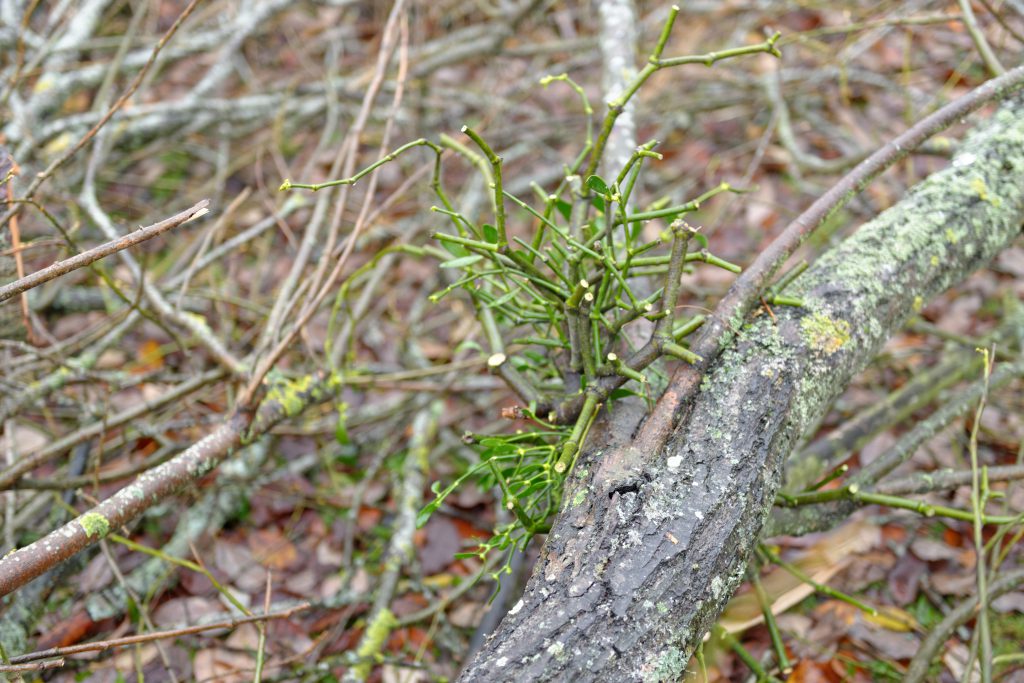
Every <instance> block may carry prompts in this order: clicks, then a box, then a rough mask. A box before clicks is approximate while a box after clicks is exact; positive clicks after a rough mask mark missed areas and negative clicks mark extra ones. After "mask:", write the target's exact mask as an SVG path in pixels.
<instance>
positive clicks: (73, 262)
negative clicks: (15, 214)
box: [0, 199, 210, 301]
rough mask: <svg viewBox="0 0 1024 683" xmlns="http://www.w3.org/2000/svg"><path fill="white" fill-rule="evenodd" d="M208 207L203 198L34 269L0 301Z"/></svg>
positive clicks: (2, 290) (3, 291) (2, 291)
mask: <svg viewBox="0 0 1024 683" xmlns="http://www.w3.org/2000/svg"><path fill="white" fill-rule="evenodd" d="M209 204H210V200H208V199H204V200H202V201H201V202H199V203H198V204H196V205H195V206H193V207H192V208H191V209H187V210H185V211H182V212H181V213H179V214H175V215H174V216H171V217H170V218H166V219H164V220H162V221H160V222H159V223H154V224H153V225H150V226H147V227H145V228H139V229H138V230H136V231H135V232H132V233H129V234H127V235H125V236H124V237H119V238H118V239H116V240H111V241H110V242H107V243H105V244H101V245H100V246H98V247H93V248H92V249H89V250H88V251H83V252H82V253H81V254H77V255H76V256H72V257H71V258H69V259H64V260H63V261H58V262H57V263H54V264H53V265H50V266H47V267H46V268H43V269H42V270H38V271H36V272H34V273H32V274H31V275H26V276H25V277H23V278H20V279H18V280H15V281H14V282H11V283H9V284H6V285H4V286H2V287H0V301H6V300H7V299H10V298H11V297H13V296H17V295H18V294H21V293H22V292H27V291H28V290H30V289H32V288H33V287H38V286H39V285H41V284H43V283H45V282H49V281H50V280H53V279H55V278H58V277H60V276H61V275H66V274H67V273H70V272H71V271H73V270H78V269H79V268H84V267H85V266H88V265H89V264H91V263H95V262H96V261H99V260H100V259H101V258H104V257H107V256H110V255H111V254H114V253H117V252H119V251H121V250H123V249H128V248H129V247H134V246H135V245H136V244H139V243H140V242H145V241H146V240H150V239H153V238H154V237H156V236H157V235H160V234H162V233H165V232H167V231H168V230H170V229H171V228H176V227H178V226H179V225H181V224H183V223H188V222H189V221H190V220H193V219H195V218H199V217H200V216H202V215H204V214H206V213H207V212H208V209H207V208H206V207H207V206H208V205H209Z"/></svg>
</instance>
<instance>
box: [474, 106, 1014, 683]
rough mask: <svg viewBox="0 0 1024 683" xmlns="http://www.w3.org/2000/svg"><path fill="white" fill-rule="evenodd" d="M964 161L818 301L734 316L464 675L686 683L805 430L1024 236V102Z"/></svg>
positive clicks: (838, 264)
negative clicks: (654, 434) (925, 309)
mask: <svg viewBox="0 0 1024 683" xmlns="http://www.w3.org/2000/svg"><path fill="white" fill-rule="evenodd" d="M963 150H964V151H963V152H961V154H960V155H958V156H957V158H956V159H954V161H953V164H952V165H951V166H950V167H949V168H948V169H946V170H944V171H942V172H940V173H937V174H934V175H933V176H931V177H930V178H929V179H927V180H926V181H924V182H922V183H921V184H919V185H918V186H917V187H915V188H914V189H913V190H911V191H910V192H909V193H908V194H907V196H906V197H905V198H904V199H903V200H902V201H901V202H900V203H899V204H897V205H896V206H894V207H892V208H891V209H889V210H888V211H886V212H885V213H883V214H882V215H880V216H879V217H878V218H876V219H875V220H873V221H871V222H870V223H868V224H866V225H865V226H863V227H862V228H861V229H860V230H859V231H857V232H856V233H855V234H854V235H853V236H852V237H850V238H848V239H847V240H845V241H844V242H843V243H842V244H841V245H840V246H838V247H837V248H836V249H834V250H832V251H830V252H829V253H827V254H826V255H824V256H823V257H822V258H820V259H819V260H818V261H817V263H816V264H815V265H814V266H813V267H812V268H811V269H810V270H808V272H807V273H805V274H804V275H803V276H802V277H801V278H800V279H799V280H797V282H796V283H794V285H792V286H791V288H790V289H788V290H787V291H786V293H787V294H788V295H793V296H800V297H802V298H803V299H804V302H805V306H804V307H802V308H776V309H775V310H774V314H775V320H773V319H772V317H771V316H768V315H766V314H764V313H763V312H761V311H759V312H755V314H753V315H752V316H750V317H749V318H748V319H747V320H736V321H731V323H732V325H733V326H734V327H736V328H739V327H741V329H740V330H739V333H738V334H737V335H736V338H735V339H734V340H733V341H732V342H730V343H729V345H728V347H727V348H725V349H723V351H722V353H721V355H720V356H719V358H718V359H717V360H716V361H715V362H714V363H713V364H712V365H711V366H710V368H709V370H708V372H707V373H706V374H705V376H704V377H703V378H701V380H700V387H699V390H698V391H697V392H696V394H695V395H694V396H693V398H692V399H691V400H690V401H689V403H688V404H687V405H686V406H685V407H684V409H683V412H682V415H681V417H680V419H679V422H678V423H677V424H676V426H675V428H674V430H673V432H672V435H671V437H670V438H669V440H668V442H667V443H665V444H653V443H642V442H639V441H637V440H636V439H634V440H633V441H631V442H629V443H627V444H625V445H614V444H613V445H608V444H604V446H605V447H601V445H596V447H593V448H591V449H590V450H588V451H587V452H586V453H585V454H583V455H582V456H581V457H580V460H579V462H578V463H577V465H576V469H575V471H574V473H573V475H572V481H571V482H570V483H569V484H568V485H567V492H566V495H565V499H564V502H563V509H562V511H561V513H560V514H559V516H558V518H557V520H556V521H555V523H554V525H553V527H552V530H551V533H550V534H549V535H548V538H547V541H546V543H545V546H544V550H543V553H542V555H541V559H540V561H539V562H538V564H537V566H536V568H535V570H534V573H533V576H532V577H531V579H530V581H529V583H528V585H527V587H526V591H525V593H524V595H523V598H522V600H521V601H520V602H519V603H517V604H516V605H515V606H514V607H513V608H512V610H510V612H509V614H508V615H506V617H505V619H504V620H503V621H502V623H501V625H500V626H499V628H498V630H497V631H496V633H495V634H494V635H493V636H492V637H491V638H490V639H489V640H488V641H487V643H486V644H485V645H484V647H483V649H482V650H481V651H480V652H479V653H478V654H477V655H476V657H475V658H474V659H473V661H472V662H471V663H470V664H469V666H468V667H467V668H466V670H465V671H464V672H463V674H462V677H461V680H463V681H512V680H515V681H519V680H529V681H546V680H553V679H562V680H572V681H609V680H614V681H675V680H679V679H680V678H681V676H682V672H683V670H684V668H685V666H686V663H687V661H688V660H689V658H690V655H691V654H692V653H693V650H694V649H695V647H696V646H697V644H698V643H699V642H700V641H701V639H702V637H703V635H704V634H705V632H706V631H707V630H708V628H709V627H710V626H711V625H712V623H713V622H714V620H715V619H716V618H717V616H718V614H719V613H720V612H721V610H722V608H723V607H724V606H725V604H726V603H727V601H728V600H729V598H730V596H731V595H732V593H733V591H734V589H735V588H736V586H737V585H738V584H739V583H740V580H741V579H742V577H743V574H744V569H745V567H746V562H747V559H748V556H749V554H750V551H751V549H752V547H753V545H754V544H755V543H756V541H757V539H758V537H759V534H760V533H761V530H762V526H763V525H764V522H765V519H766V517H767V515H768V514H769V512H770V510H771V505H772V501H773V499H774V496H775V493H776V491H777V489H778V485H779V482H780V480H781V478H782V471H783V466H784V463H785V460H786V458H787V457H788V455H789V453H790V452H791V451H792V450H793V448H794V446H795V445H796V443H797V442H798V441H799V440H800V439H801V438H802V437H803V436H804V433H805V431H806V430H808V429H810V428H812V427H813V425H815V424H816V423H817V421H818V420H819V419H820V417H821V415H822V413H823V412H824V411H825V410H826V409H827V408H828V406H829V404H830V403H831V401H832V400H833V399H834V398H835V396H836V395H837V394H838V393H840V392H841V391H842V390H843V389H844V388H845V387H846V385H847V384H848V382H849V381H850V379H851V377H852V376H853V374H854V373H856V372H857V371H859V370H860V369H861V368H862V367H864V366H865V365H866V364H867V363H868V362H869V361H870V360H871V358H872V357H873V356H874V355H875V354H876V352H877V351H878V349H879V348H880V347H881V346H882V344H883V343H884V342H885V340H886V339H887V338H888V337H889V335H890V334H892V333H893V332H894V331H896V330H898V329H899V328H900V326H901V325H902V324H903V322H904V321H905V320H906V319H907V318H908V317H909V316H910V315H912V314H913V313H914V312H915V311H916V310H917V309H919V308H920V307H921V305H922V304H923V303H924V302H925V301H927V300H928V299H929V298H931V297H933V296H935V295H936V294H938V293H940V292H942V291H943V290H945V289H947V288H949V287H950V286H951V285H953V284H955V283H956V282H958V281H960V280H962V279H963V278H965V277H966V276H967V275H968V274H970V273H971V272H973V271H974V270H976V269H977V268H979V267H981V266H983V265H984V264H986V263H987V262H988V261H989V260H990V259H991V258H992V257H994V256H995V255H996V254H997V253H998V252H999V251H1000V250H1001V249H1002V248H1004V247H1005V246H1007V245H1008V244H1010V243H1011V242H1012V241H1013V240H1014V239H1016V238H1017V237H1018V236H1019V235H1020V233H1021V222H1022V220H1024V197H1022V193H1021V188H1022V187H1024V105H1022V103H1021V99H1020V98H1015V99H1013V100H1011V101H1010V102H1008V103H1007V104H1006V105H1004V106H1003V107H1002V108H1001V109H1000V110H999V111H998V112H997V113H996V114H995V115H993V117H992V118H991V119H990V120H988V121H986V122H985V123H984V124H983V125H982V126H980V127H979V129H978V130H976V131H975V132H974V133H973V134H972V135H971V136H970V138H969V139H968V140H967V141H966V142H965V144H964V145H963ZM804 466H805V467H810V468H812V469H813V468H815V467H817V466H818V463H815V462H810V463H805V464H804ZM802 474H803V475H804V477H802V478H809V479H813V478H814V477H815V476H816V474H817V473H816V472H805V473H802Z"/></svg>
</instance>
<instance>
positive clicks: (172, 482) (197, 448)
mask: <svg viewBox="0 0 1024 683" xmlns="http://www.w3.org/2000/svg"><path fill="white" fill-rule="evenodd" d="M337 388H338V383H337V382H335V381H333V380H331V379H330V378H326V377H324V376H322V375H321V376H315V377H306V378H305V380H304V381H300V382H297V383H294V384H292V385H291V386H289V387H286V388H278V390H276V391H274V392H271V393H270V395H268V397H267V398H266V399H265V400H264V401H263V402H262V403H261V404H260V405H259V408H258V409H257V410H255V411H253V412H248V411H245V410H239V409H236V410H235V411H234V412H232V413H231V414H230V415H229V416H228V417H227V419H225V420H224V422H223V423H221V424H220V425H219V426H218V427H217V428H216V429H215V430H214V431H213V432H211V433H210V434H208V435H207V436H206V437H204V438H203V439H201V440H200V441H198V442H196V443H195V444H193V445H192V446H191V447H190V448H188V449H186V450H185V451H184V452H182V453H180V454H178V455H177V456H175V457H174V458H173V459H171V460H169V461H167V462H165V463H164V464H162V465H160V466H159V467H157V468H155V469H153V470H151V471H149V472H146V473H145V474H142V475H140V476H139V477H138V478H137V479H136V480H135V481H134V482H132V483H131V484H129V485H128V486H126V487H124V488H122V489H121V490H120V491H118V492H117V493H115V494H114V495H112V496H111V497H110V498H107V499H106V500H104V501H103V502H101V503H99V504H98V505H96V506H95V507H93V508H92V509H91V510H89V511H88V512H85V513H84V514H82V515H79V516H78V517H77V518H75V519H73V520H71V521H70V522H68V523H67V524H65V525H64V526H62V527H61V528H60V529H57V530H55V531H52V532H50V533H49V534H47V535H46V536H44V537H43V538H41V539H39V540H37V541H36V542H34V543H32V544H30V545H28V546H26V547H24V548H20V549H18V550H16V551H14V552H12V553H8V554H7V555H6V556H4V557H3V558H2V559H0V597H3V596H5V595H7V594H9V593H12V592H13V591H15V590H17V589H18V588H20V587H21V586H23V585H25V584H26V583H28V582H29V581H31V580H32V579H34V578H36V577H37V576H39V575H40V574H42V573H43V572H45V571H46V570H48V569H50V568H51V567H54V566H56V565H57V564H59V563H60V562H63V561H64V560H66V559H68V558H70V557H71V556H73V555H75V554H76V553H78V552H79V551H81V550H83V549H85V548H86V547H88V546H90V545H92V544H93V543H96V542H97V541H99V540H101V539H103V538H104V537H106V536H107V534H109V533H110V532H112V531H114V530H115V529H116V528H118V527H121V526H123V525H124V524H127V523H128V522H130V521H132V520H133V519H135V518H136V517H138V516H139V515H141V514H142V513H143V512H145V511H146V510H147V509H149V508H150V507H151V506H153V505H155V504H156V503H158V502H159V501H161V500H164V499H165V498H168V497H170V496H171V495H173V494H174V493H175V492H177V491H178V490H179V489H181V488H182V487H183V486H185V485H186V484H188V483H190V482H193V481H195V480H197V479H199V478H200V477H203V476H204V475H206V474H208V473H209V472H210V471H212V470H213V469H214V468H215V467H216V466H217V465H219V464H220V463H221V461H223V460H224V459H225V458H226V457H227V456H228V455H230V454H231V453H232V452H233V451H234V450H235V449H236V448H239V447H240V446H244V445H245V444H247V443H249V442H251V441H252V440H253V439H255V438H257V437H258V436H260V435H262V434H265V433H266V432H267V431H269V430H270V428H271V427H273V426H274V425H275V424H277V423H278V422H280V421H281V420H283V419H285V418H287V417H293V416H295V415H297V414H299V413H300V412H301V411H302V410H303V409H305V407H306V406H308V405H311V404H313V403H319V402H321V401H324V400H327V399H328V398H330V397H331V396H333V393H334V391H336V390H337Z"/></svg>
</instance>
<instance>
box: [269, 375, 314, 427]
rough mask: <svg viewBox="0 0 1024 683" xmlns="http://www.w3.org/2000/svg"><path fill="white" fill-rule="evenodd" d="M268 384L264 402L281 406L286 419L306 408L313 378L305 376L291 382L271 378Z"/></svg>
mask: <svg viewBox="0 0 1024 683" xmlns="http://www.w3.org/2000/svg"><path fill="white" fill-rule="evenodd" d="M269 383H270V387H269V388H268V389H267V398H266V400H267V401H269V402H271V403H273V404H277V405H279V406H281V408H282V409H283V410H284V414H285V415H287V416H288V417H295V416H296V415H298V414H299V413H301V412H302V410H303V408H305V407H306V396H307V394H308V392H309V390H310V387H311V386H312V385H313V376H312V375H305V376H303V377H299V378H298V379H295V380H292V381H288V380H286V379H283V378H273V379H271V380H270V382H269Z"/></svg>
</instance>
